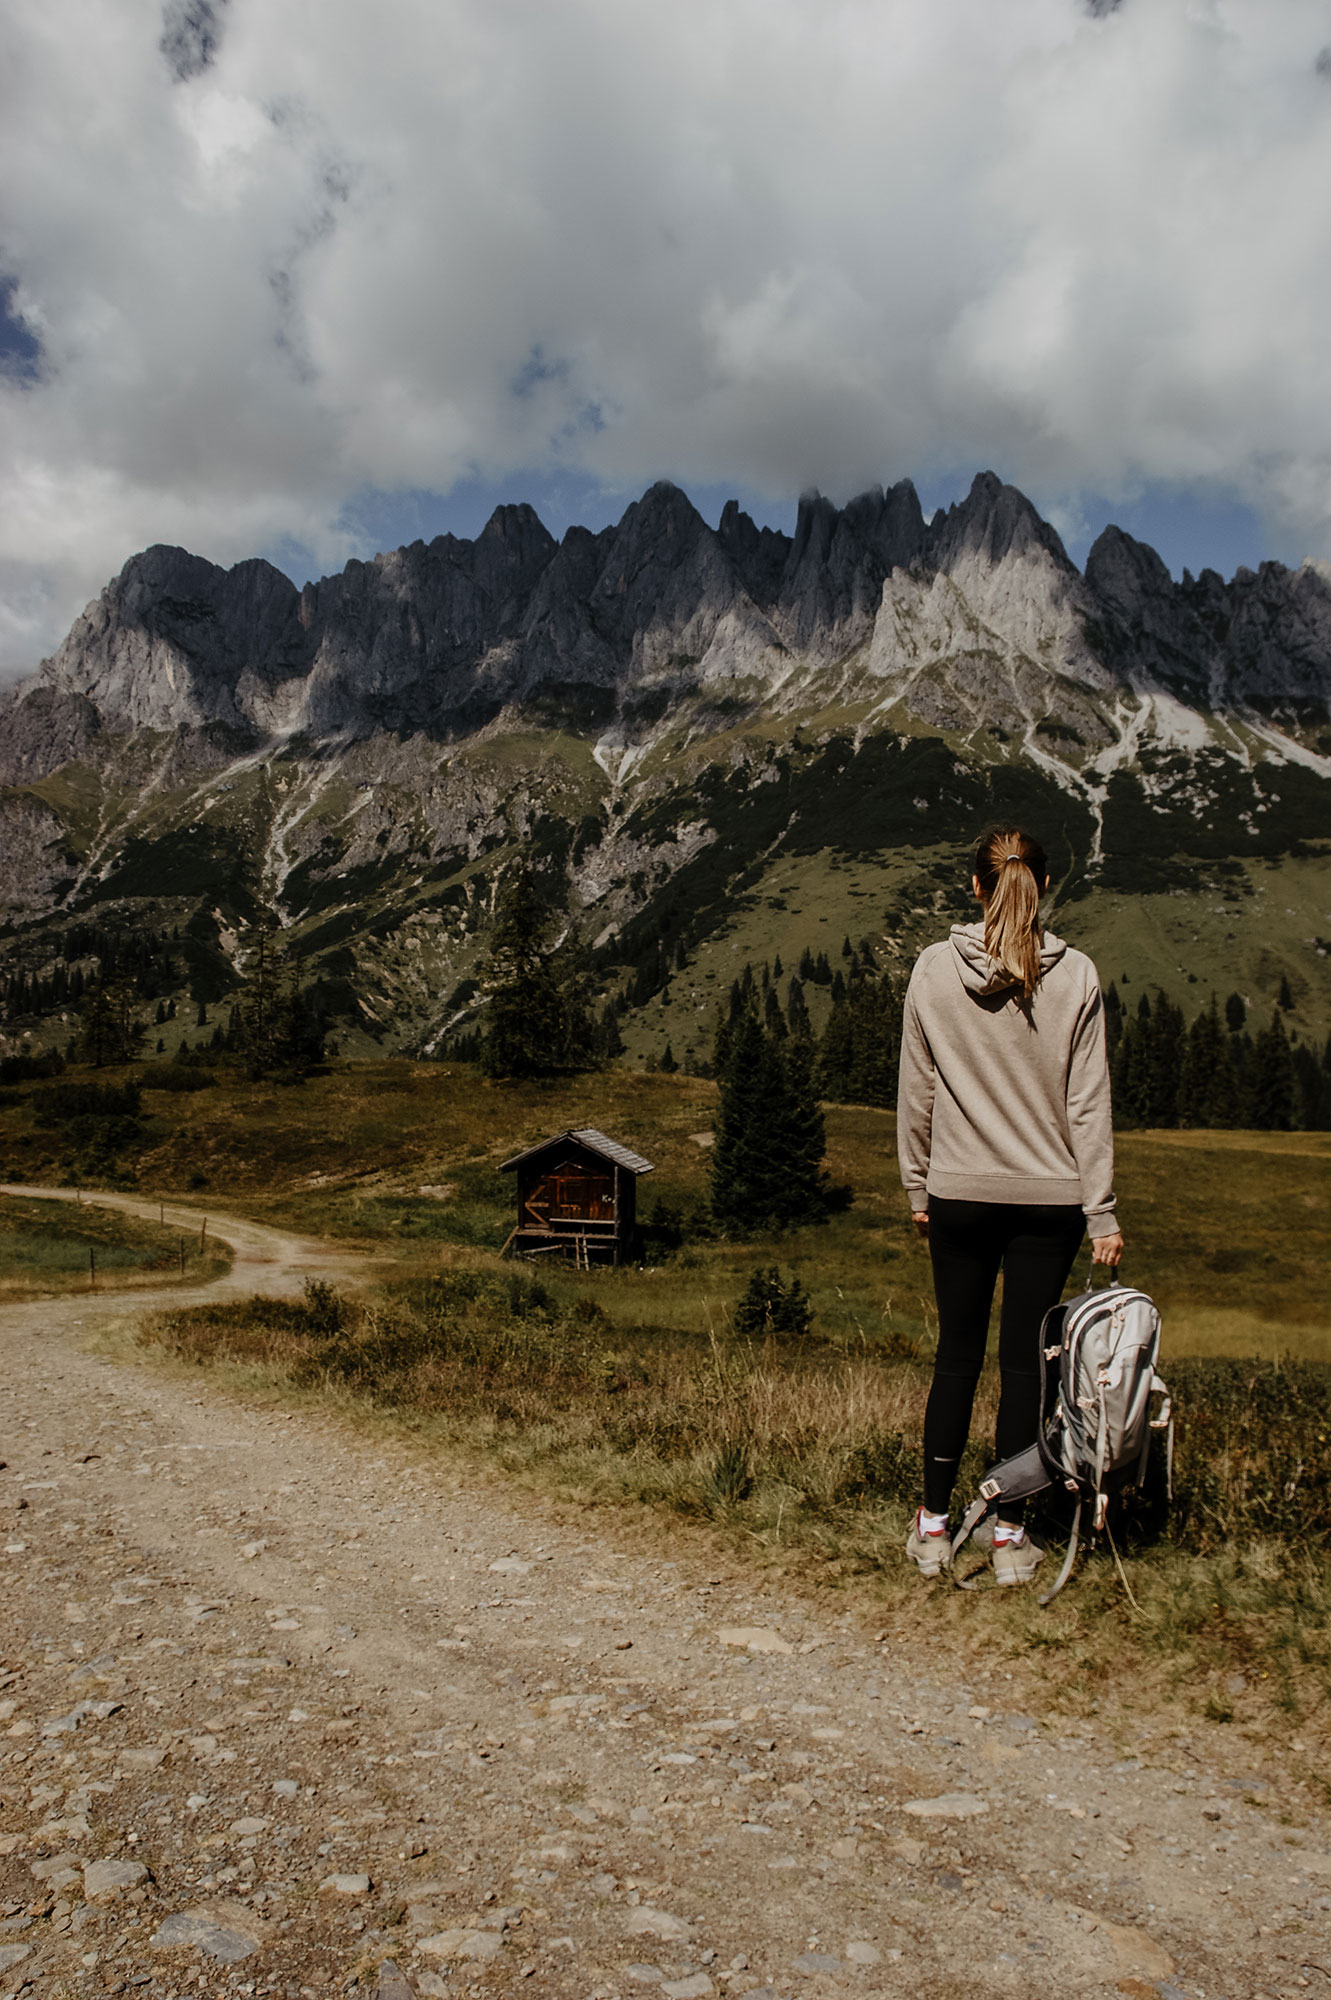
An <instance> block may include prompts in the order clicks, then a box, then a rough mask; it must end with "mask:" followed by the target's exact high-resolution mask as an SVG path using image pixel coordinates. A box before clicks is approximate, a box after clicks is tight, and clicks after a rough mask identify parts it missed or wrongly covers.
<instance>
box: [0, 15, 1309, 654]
mask: <svg viewBox="0 0 1331 2000" xmlns="http://www.w3.org/2000/svg"><path fill="white" fill-rule="evenodd" d="M0 77H3V83H2V84H0V303H2V304H3V308H4V316H3V320H2V321H0V667H3V668H4V669H6V670H8V671H10V672H12V671H13V670H15V669H16V668H18V667H24V666H28V665H30V664H32V663H33V662H35V661H36V659H37V658H38V657H40V655H41V654H42V653H43V652H45V651H46V650H48V649H49V648H50V646H51V645H52V644H53V643H54V641H55V640H56V639H57V638H58V636H59V635H60V634H61V632H63V630H64V628H65V627H66V625H67V624H68V622H69V619H70V617H71V616H72V615H73V613H74V612H75V611H76V610H77V609H78V608H79V607H80V606H81V605H82V604H83V602H84V601H85V600H86V599H87V598H88V597H89V596H91V595H93V594H95V592H96V591H97V590H98V589H99V588H100V587H101V585H102V583H103V582H104V581H105V580H106V578H107V577H108V576H109V575H111V574H112V573H113V572H114V571H115V570H116V569H118V568H119V566H120V565H121V563H122V562H123V561H124V560H125V558H126V557H127V556H128V555H129V554H131V553H132V552H133V551H134V550H136V549H138V548H140V547H142V546H143V545H145V544H146V543H148V542H152V541H171V542H180V543H183V544H184V545H186V546H187V547H190V548H192V549H195V550H197V551H199V552H200V553H202V554H205V555H208V556H211V557H212V558H214V559H215V560H217V561H219V562H233V561H236V560H238V559H239V558H241V557H243V556H246V555H250V554H254V553H256V552H263V553H266V554H268V555H270V556H271V557H272V558H273V559H274V560H276V561H279V562H280V563H281V564H282V565H283V567H285V568H287V569H288V570H289V571H290V572H291V574H293V575H294V576H296V577H297V578H298V579H302V578H303V577H304V576H305V575H307V574H311V573H313V574H318V573H320V572H321V571H324V570H327V569H331V568H335V567H337V566H338V565H340V564H341V563H342V562H343V561H345V559H346V558H347V556H348V555H351V554H366V553H372V552H373V551H374V550H375V549H376V548H382V547H388V546H392V545H393V544H395V543H396V542H398V541H402V540H410V539H412V538H414V537H415V536H416V535H418V534H424V535H426V536H429V535H430V534H433V533H437V532H439V530H440V529H442V528H452V529H453V530H454V531H455V532H460V533H474V532H476V531H477V529H478V528H479V527H480V525H481V524H482V523H483V521H484V519H485V517H486V514H487V513H488V511H489V509H490V507H491V506H492V505H493V504H494V502H495V501H496V499H499V498H512V497H529V498H531V499H532V500H533V501H534V502H535V503H536V504H537V505H538V507H539V508H540V510H541V512H542V514H543V515H544V517H545V518H546V519H547V521H548V522H549V524H550V526H551V527H552V528H554V529H555V530H556V531H557V532H558V531H560V530H562V529H563V528H564V527H565V526H566V525H567V524H568V523H569V522H570V521H572V520H575V519H581V520H585V521H587V522H588V523H589V524H590V525H593V526H599V525H600V524H601V523H603V522H604V521H606V520H609V519H613V518H616V517H617V516H618V514H619V513H620V512H621V511H622V509H623V507H624V505H625V504H626V502H627V500H628V499H630V498H632V497H633V496H634V495H636V493H638V492H639V491H640V490H641V489H642V488H643V486H645V485H646V484H647V483H648V482H649V481H650V480H652V479H654V478H660V477H668V478H673V479H676V480H677V481H678V482H679V483H680V484H681V485H683V486H685V487H686V488H687V489H688V490H689V491H690V492H691V493H693V494H694V496H695V498H696V499H697V500H698V501H699V504H700V505H702V506H703V509H704V511H705V512H708V513H709V514H711V515H712V516H713V517H714V516H715V512H716V510H717V508H718V507H719V504H720V502H721V501H722V500H723V499H724V498H725V496H726V495H727V494H728V493H730V492H736V493H738V494H740V495H741V496H742V497H743V498H744V499H745V500H746V501H747V502H748V503H749V504H750V505H751V506H752V507H753V509H754V510H755V511H756V512H757V513H759V514H760V516H761V517H762V518H764V519H768V520H771V521H774V522H778V523H785V522H788V521H789V519H790V518H791V517H792V515H793V511H794V502H795V498H796V496H797V495H798V493H799V492H800V491H801V490H802V489H804V488H806V487H809V486H818V487H820V488H821V489H822V490H823V491H824V492H827V493H830V494H832V495H833V496H834V497H837V498H843V497H846V496H848V495H849V494H851V493H852V492H853V491H856V490H858V489H860V488H862V487H864V486H866V485H868V484H871V483H872V482H874V481H876V480H879V481H888V480H891V479H896V478H900V477H903V476H907V475H909V476H912V477H914V478H915V480H916V481H917V484H918V485H919V486H920V489H921V492H922V495H923V496H924V498H925V500H926V504H935V503H937V502H940V501H946V500H949V499H952V498H954V497H956V496H957V495H958V494H959V493H960V492H962V491H964V490H965V488H966V486H967V485H968V484H969V481H970V477H971V474H972V473H973V472H974V471H975V470H976V469H977V468H978V467H981V466H992V467H993V468H994V469H995V470H997V471H998V472H1000V473H1001V474H1002V475H1003V476H1004V477H1006V478H1008V479H1011V480H1013V481H1014V482H1015V483H1017V484H1018V485H1021V486H1023V487H1024V488H1025V489H1026V490H1027V491H1028V492H1030V493H1031V494H1032V496H1033V497H1034V498H1035V499H1036V500H1037V502H1038V503H1039V504H1040V505H1041V506H1042V507H1043V508H1044V509H1045V511H1046V512H1048V513H1049V514H1050V515H1051V517H1052V518H1053V519H1054V520H1055V521H1056V523H1057V524H1058V526H1059V527H1060V529H1061V530H1062V531H1063V533H1064V535H1065V537H1066V539H1067V541H1068V544H1069V547H1070V548H1071V549H1072V551H1073V553H1074V554H1075V555H1077V556H1078V557H1080V556H1081V555H1082V554H1084V551H1085V548H1086V546H1087V542H1088V539H1089V537H1090V536H1092V535H1093V534H1094V533H1095V532H1096V531H1098V529H1099V528H1100V527H1101V526H1102V525H1103V524H1104V522H1105V521H1106V520H1107V519H1111V518H1112V519H1116V520H1119V521H1120V522H1122V523H1123V524H1124V525H1125V526H1127V527H1129V528H1130V529H1132V530H1133V531H1134V532H1136V533H1139V534H1141V535H1143V537H1144V538H1146V539H1150V540H1154V541H1155V542H1156V543H1157V545H1158V546H1160V547H1161V549H1162V552H1163V553H1164V554H1165V556H1166V558H1167V560H1168V561H1169V562H1170V563H1171V565H1172V566H1173V567H1174V568H1175V569H1176V570H1177V569H1179V568H1180V567H1181V565H1182V564H1184V563H1188V564H1190V565H1191V566H1192V567H1194V568H1199V567H1201V566H1202V565H1203V564H1204V563H1206V562H1211V563H1212V564H1213V565H1214V566H1215V567H1217V568H1221V569H1223V570H1226V571H1231V570H1232V569H1233V568H1234V567H1235V565H1236V564H1237V563H1239V562H1243V561H1247V562H1255V561H1257V560H1259V559H1261V558H1262V557H1263V556H1267V555H1277V556H1280V557H1281V558H1283V559H1285V560H1292V561H1298V560H1300V559H1301V558H1302V557H1304V556H1305V555H1313V556H1317V557H1321V558H1331V379H1329V377H1331V362H1329V360H1328V356H1329V354H1331V340H1329V337H1328V334H1329V329H1331V296H1329V294H1331V0H1274V4H1273V0H1119V4H1117V5H1115V4H1113V0H670V4H668V5H662V4H660V0H375V3H374V5H372V6H370V5H367V4H365V0H167V4H166V5H165V8H163V6H162V4H161V0H61V4H60V5H59V6H52V5H51V4H50V0H6V5H5V8H4V11H3V19H2V21H0Z"/></svg>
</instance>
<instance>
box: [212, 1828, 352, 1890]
mask: <svg viewBox="0 0 1331 2000" xmlns="http://www.w3.org/2000/svg"><path fill="white" fill-rule="evenodd" d="M233 1831H234V1829H233ZM319 1888H320V1890H321V1891H322V1890H325V1889H326V1890H328V1891H329V1893H330V1894H332V1895H334V1896H368V1895H369V1893H370V1878H369V1876H368V1875H325V1876H324V1879H323V1881H322V1882H321V1883H320V1884H319Z"/></svg>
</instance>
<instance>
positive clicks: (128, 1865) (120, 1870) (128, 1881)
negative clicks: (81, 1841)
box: [83, 1861, 148, 1903]
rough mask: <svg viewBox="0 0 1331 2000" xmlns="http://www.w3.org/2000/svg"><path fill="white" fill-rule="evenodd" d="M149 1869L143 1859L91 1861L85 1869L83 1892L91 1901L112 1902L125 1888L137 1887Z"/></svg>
mask: <svg viewBox="0 0 1331 2000" xmlns="http://www.w3.org/2000/svg"><path fill="white" fill-rule="evenodd" d="M147 1874H148V1871H147V1869H146V1868H145V1867H144V1865H143V1863H142V1862H141V1861H90V1862H89V1863H88V1864H87V1866H86V1867H85V1869H84V1871H83V1894H84V1896H85V1897H86V1899H87V1901H88V1902H90V1903H110V1902H114V1901H115V1898H116V1897H117V1896H118V1895H119V1894H120V1893H121V1891H122V1890H124V1889H137V1888H138V1886H139V1883H140V1882H142V1881H144V1880H145V1879H146V1877H147Z"/></svg>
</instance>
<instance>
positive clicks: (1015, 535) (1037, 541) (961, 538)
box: [926, 472, 1077, 576]
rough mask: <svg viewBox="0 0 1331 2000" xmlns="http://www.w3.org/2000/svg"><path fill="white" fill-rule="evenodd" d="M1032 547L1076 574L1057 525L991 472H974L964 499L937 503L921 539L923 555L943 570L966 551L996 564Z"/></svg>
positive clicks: (1069, 573) (1060, 567)
mask: <svg viewBox="0 0 1331 2000" xmlns="http://www.w3.org/2000/svg"><path fill="white" fill-rule="evenodd" d="M1036 550H1040V551H1041V552H1043V554H1045V555H1047V556H1049V557H1050V558H1051V559H1052V561H1053V562H1054V563H1055V564H1056V565H1057V567H1058V568H1059V569H1061V570H1064V571H1065V572H1066V573H1067V574H1068V575H1069V576H1076V575H1077V566H1076V564H1075V563H1074V562H1073V560H1072V558H1071V557H1070V556H1069V554H1068V552H1067V550H1066V549H1065V548H1064V546H1063V543H1062V540H1061V538H1060V536H1059V534H1058V532H1057V530H1056V529H1054V528H1053V527H1051V526H1050V524H1049V522H1048V521H1046V520H1045V519H1044V518H1043V516H1042V515H1041V514H1040V513H1039V512H1038V510H1037V509H1036V507H1035V506H1034V504H1033V503H1032V502H1031V501H1030V500H1028V499H1027V498H1026V495H1025V494H1024V493H1023V492H1021V491H1020V489H1019V488H1018V487H1016V486H1008V485H1007V484H1005V482H1004V481H1003V480H1001V479H1000V478H999V476H998V474H997V473H996V472H977V473H976V475H975V478H974V479H973V480H972V482H971V489H970V492H969V493H968V494H967V495H966V498H965V499H964V500H958V501H955V502H954V503H953V505H952V506H950V507H949V508H948V509H947V510H946V512H944V510H943V509H942V508H940V509H939V510H938V512H937V513H936V514H935V515H934V517H933V520H932V521H931V522H930V524H929V532H928V536H927V541H926V557H927V560H928V561H929V562H930V563H931V564H932V565H933V566H934V567H935V568H937V569H942V570H949V571H950V570H953V569H955V568H956V567H957V566H958V564H959V562H960V561H961V559H962V558H964V557H966V556H972V557H974V556H980V557H982V558H983V559H984V560H985V561H986V562H988V563H989V564H991V565H992V566H994V567H997V565H998V564H1000V563H1002V562H1004V561H1006V560H1007V558H1008V557H1010V556H1026V555H1030V554H1032V553H1033V552H1034V551H1036Z"/></svg>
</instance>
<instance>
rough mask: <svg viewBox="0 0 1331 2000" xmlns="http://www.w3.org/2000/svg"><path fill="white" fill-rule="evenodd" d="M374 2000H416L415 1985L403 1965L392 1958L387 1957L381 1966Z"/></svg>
mask: <svg viewBox="0 0 1331 2000" xmlns="http://www.w3.org/2000/svg"><path fill="white" fill-rule="evenodd" d="M374 2000H416V1989H415V1987H414V1986H413V1985H412V1983H411V1981H410V1980H409V1979H408V1977H407V1975H406V1973H405V1972H404V1971H403V1970H402V1968H401V1966H400V1965H398V1964H397V1963H396V1962H395V1961H394V1960H393V1959H391V1958H386V1959H385V1960H384V1962H383V1964H382V1965H381V1966H380V1967H379V1977H378V1979H377V1980H376V1982H375V1988H374Z"/></svg>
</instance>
